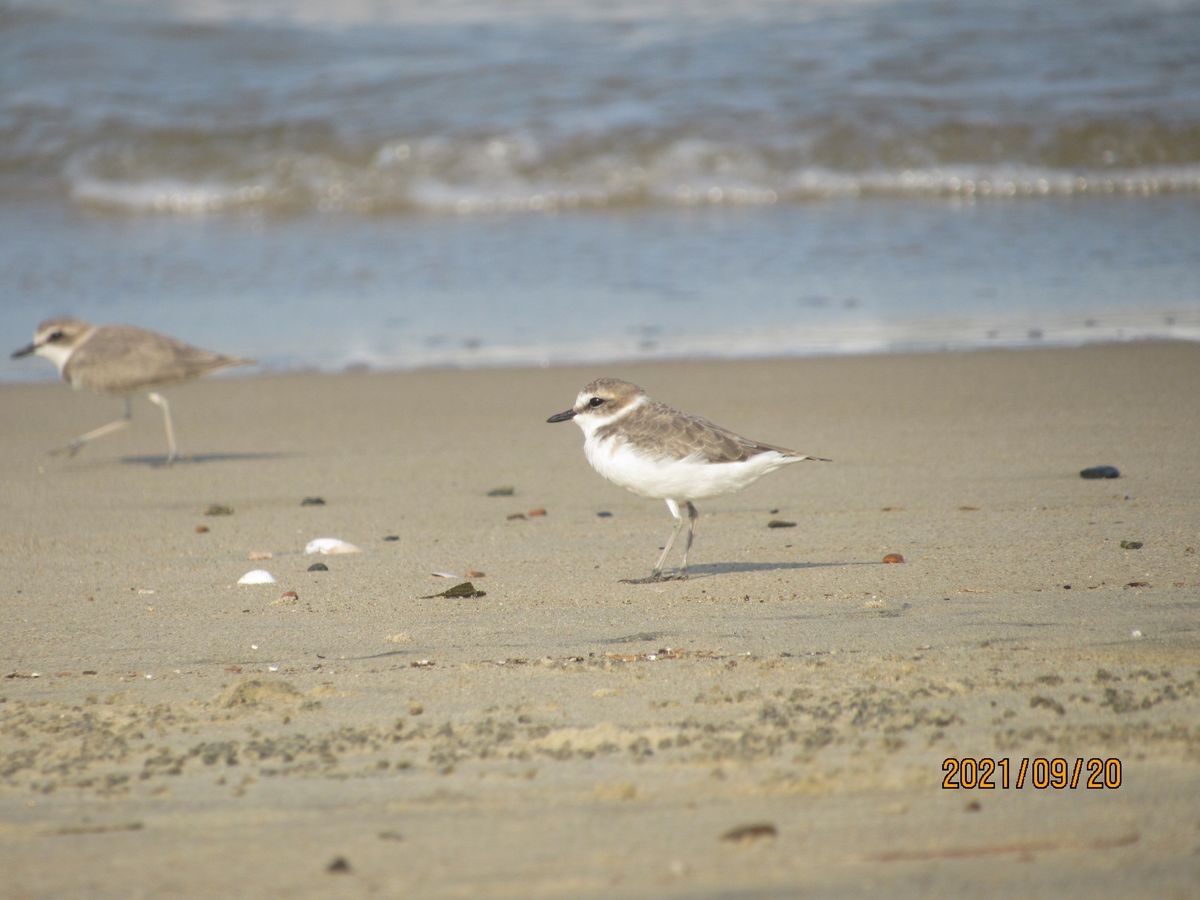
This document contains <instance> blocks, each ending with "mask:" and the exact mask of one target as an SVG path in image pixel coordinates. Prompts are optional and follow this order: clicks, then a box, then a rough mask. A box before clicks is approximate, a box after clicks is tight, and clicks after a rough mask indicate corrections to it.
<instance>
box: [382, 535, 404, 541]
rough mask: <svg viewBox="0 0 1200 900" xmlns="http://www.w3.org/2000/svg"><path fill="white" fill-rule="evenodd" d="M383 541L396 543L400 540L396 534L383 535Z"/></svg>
mask: <svg viewBox="0 0 1200 900" xmlns="http://www.w3.org/2000/svg"><path fill="white" fill-rule="evenodd" d="M383 539H384V540H385V541H398V540H400V535H398V534H385V535H384V536H383Z"/></svg>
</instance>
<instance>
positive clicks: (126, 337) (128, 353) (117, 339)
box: [63, 325, 249, 394]
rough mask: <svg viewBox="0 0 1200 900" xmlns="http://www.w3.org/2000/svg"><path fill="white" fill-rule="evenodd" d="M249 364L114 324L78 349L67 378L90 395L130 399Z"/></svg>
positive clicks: (147, 332)
mask: <svg viewBox="0 0 1200 900" xmlns="http://www.w3.org/2000/svg"><path fill="white" fill-rule="evenodd" d="M248 362H249V360H244V359H238V358H237V357H232V356H225V355H223V354H220V353H213V352H212V351H210V350H202V349H200V348H199V347H193V346H192V345H191V344H185V343H184V342H183V341H179V340H176V339H175V338H172V337H168V336H167V335H165V334H159V333H157V332H154V331H147V330H145V329H142V328H134V327H132V326H129V325H109V326H105V327H103V328H97V329H96V331H95V332H93V333H92V335H91V336H90V337H88V339H87V340H85V341H84V342H83V343H82V344H80V345H79V347H77V348H76V349H75V351H74V352H73V353H72V354H71V357H70V359H69V360H67V364H66V366H65V367H64V368H63V378H64V379H65V380H67V381H69V382H71V384H73V385H76V386H80V387H86V388H88V389H89V390H93V391H102V392H104V393H112V394H124V393H128V392H130V391H139V390H149V389H152V388H155V387H161V386H164V385H168V384H174V383H176V382H179V381H186V380H187V379H189V378H195V377H197V376H200V375H204V374H206V373H208V372H213V371H216V370H217V369H223V368H225V367H226V366H236V365H242V364H244V363H248Z"/></svg>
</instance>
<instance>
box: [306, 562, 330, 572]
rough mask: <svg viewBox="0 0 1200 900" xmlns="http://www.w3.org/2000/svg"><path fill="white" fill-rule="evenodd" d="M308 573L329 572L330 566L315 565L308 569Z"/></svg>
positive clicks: (323, 564)
mask: <svg viewBox="0 0 1200 900" xmlns="http://www.w3.org/2000/svg"><path fill="white" fill-rule="evenodd" d="M308 571H310V572H328V571H329V566H327V565H325V563H313V564H312V565H311V566H309V567H308Z"/></svg>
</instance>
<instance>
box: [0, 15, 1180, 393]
mask: <svg viewBox="0 0 1200 900" xmlns="http://www.w3.org/2000/svg"><path fill="white" fill-rule="evenodd" d="M0 85H2V86H3V90H0V283H2V284H3V298H2V299H0V333H2V334H3V335H5V336H6V337H7V339H8V341H9V343H10V344H11V345H12V347H13V348H15V347H17V346H19V345H21V344H23V343H25V342H27V341H28V339H29V335H30V333H31V332H32V329H33V327H34V325H35V324H36V322H37V321H38V320H40V319H41V318H44V317H46V316H48V315H51V314H62V313H69V314H74V315H79V316H82V317H85V318H89V319H92V320H95V321H100V322H116V321H120V322H130V323H135V324H142V325H146V326H149V327H154V328H158V329H160V330H164V331H168V332H171V333H174V334H177V335H179V336H181V337H184V338H186V339H188V340H190V341H192V342H195V343H199V344H201V345H204V346H209V347H212V348H213V349H220V350H223V351H226V352H231V353H238V354H243V355H251V356H255V357H256V358H258V359H259V360H261V361H262V363H263V365H264V366H265V367H266V368H268V369H288V368H295V367H310V366H315V367H319V368H322V369H329V370H337V369H339V368H342V367H345V366H357V365H368V366H374V367H380V368H404V367H413V366H427V365H462V366H482V365H507V364H552V363H556V362H576V361H594V362H596V363H597V364H600V363H604V362H611V361H616V360H622V359H646V358H671V357H697V356H700V357H708V356H712V357H728V356H756V355H768V354H769V355H796V354H811V353H823V354H825V353H833V354H836V353H862V352H888V351H893V350H904V349H927V348H947V349H960V348H971V347H979V346H1024V345H1036V344H1077V343H1084V342H1089V341H1103V340H1119V339H1128V338H1134V337H1160V338H1182V339H1190V340H1197V339H1200V0H1054V2H1046V0H990V2H989V0H790V2H782V0H727V2H699V3H690V4H679V3H668V2H665V0H648V2H638V3H634V2H626V0H609V2H604V3H587V2H581V0H574V2H572V0H525V2H503V3H502V2H482V0H451V2H442V3H432V4H431V3H414V2H409V0H405V2H382V0H378V2H377V0H286V2H285V0H257V2H253V3H245V2H234V0H154V2H150V0H144V2H142V0H37V2H35V0H9V2H0ZM50 372H51V370H49V367H48V366H39V365H38V364H36V363H32V364H31V363H29V362H28V361H25V362H20V361H9V360H7V359H5V361H4V362H3V363H0V378H2V379H6V380H13V379H23V378H36V377H45V376H47V375H48V374H50Z"/></svg>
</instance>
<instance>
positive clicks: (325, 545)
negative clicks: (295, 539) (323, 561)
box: [304, 538, 362, 556]
mask: <svg viewBox="0 0 1200 900" xmlns="http://www.w3.org/2000/svg"><path fill="white" fill-rule="evenodd" d="M304 552H305V553H322V554H324V555H326V556H331V555H334V554H338V553H362V550H361V549H359V548H358V547H355V546H354V545H353V544H351V543H347V542H346V541H343V540H341V539H339V538H314V539H313V540H311V541H309V542H308V543H307V544H306V545H305V547H304Z"/></svg>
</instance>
